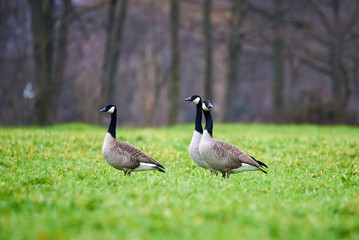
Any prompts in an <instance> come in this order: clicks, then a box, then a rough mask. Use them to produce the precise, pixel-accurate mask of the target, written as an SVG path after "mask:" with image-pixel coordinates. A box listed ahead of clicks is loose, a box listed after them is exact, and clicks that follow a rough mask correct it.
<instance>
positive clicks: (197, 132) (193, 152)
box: [185, 95, 214, 173]
mask: <svg viewBox="0 0 359 240" xmlns="http://www.w3.org/2000/svg"><path fill="white" fill-rule="evenodd" d="M185 101H189V102H194V103H195V104H196V109H197V111H196V120H195V128H194V131H193V136H192V140H191V143H190V144H189V147H188V152H189V155H190V156H191V158H192V159H193V161H195V163H197V164H198V165H199V166H200V167H202V168H205V169H209V170H210V171H211V173H214V170H213V169H212V168H211V167H210V166H209V165H208V164H207V163H206V162H205V161H204V160H203V159H202V157H201V155H200V154H199V150H198V147H199V143H200V142H201V138H202V134H203V128H202V99H201V97H200V96H198V95H193V96H191V97H188V98H185Z"/></svg>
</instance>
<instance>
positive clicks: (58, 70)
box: [54, 0, 72, 113]
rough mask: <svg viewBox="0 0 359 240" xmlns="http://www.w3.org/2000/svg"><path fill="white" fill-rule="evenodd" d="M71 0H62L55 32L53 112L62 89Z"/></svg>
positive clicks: (57, 106)
mask: <svg viewBox="0 0 359 240" xmlns="http://www.w3.org/2000/svg"><path fill="white" fill-rule="evenodd" d="M71 2H72V0H62V12H61V16H60V26H59V29H58V32H57V45H56V49H55V53H56V58H55V64H54V68H55V69H54V78H55V88H54V91H55V93H54V94H55V109H54V110H55V111H54V112H55V113H57V112H58V111H57V110H58V108H59V100H60V95H61V91H62V86H63V83H64V78H65V69H66V62H67V43H68V39H67V37H68V31H69V24H70V23H69V16H70V11H71V7H72V5H71Z"/></svg>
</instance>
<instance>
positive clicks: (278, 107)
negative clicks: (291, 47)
mask: <svg viewBox="0 0 359 240" xmlns="http://www.w3.org/2000/svg"><path fill="white" fill-rule="evenodd" d="M283 15H284V9H283V0H273V25H272V26H273V47H272V49H273V85H272V87H273V89H272V92H273V109H274V113H275V114H276V115H281V113H282V111H283V107H284V68H285V66H284V58H285V56H284V36H283V33H282V31H283V27H284V25H283V23H284V19H283V18H284V17H283Z"/></svg>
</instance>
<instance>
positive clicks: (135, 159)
mask: <svg viewBox="0 0 359 240" xmlns="http://www.w3.org/2000/svg"><path fill="white" fill-rule="evenodd" d="M116 145H117V146H118V147H119V148H120V149H121V151H123V152H126V153H127V154H128V155H129V157H130V158H129V162H130V163H129V164H130V165H131V167H129V168H131V169H134V168H137V167H139V166H140V164H141V163H151V164H155V165H156V166H158V167H160V168H164V167H163V166H162V165H161V164H160V163H159V162H157V161H156V160H155V159H153V158H152V157H150V156H148V155H147V154H146V153H144V152H142V151H141V150H140V149H138V148H137V147H135V146H133V145H131V144H129V143H126V142H120V141H118V142H117V144H116Z"/></svg>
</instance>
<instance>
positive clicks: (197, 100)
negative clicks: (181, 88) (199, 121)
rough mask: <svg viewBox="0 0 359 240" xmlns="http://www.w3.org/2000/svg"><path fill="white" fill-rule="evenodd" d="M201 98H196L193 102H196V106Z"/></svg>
mask: <svg viewBox="0 0 359 240" xmlns="http://www.w3.org/2000/svg"><path fill="white" fill-rule="evenodd" d="M199 100H200V99H199V97H196V99H195V100H193V101H192V102H194V103H195V104H198V103H199Z"/></svg>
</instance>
